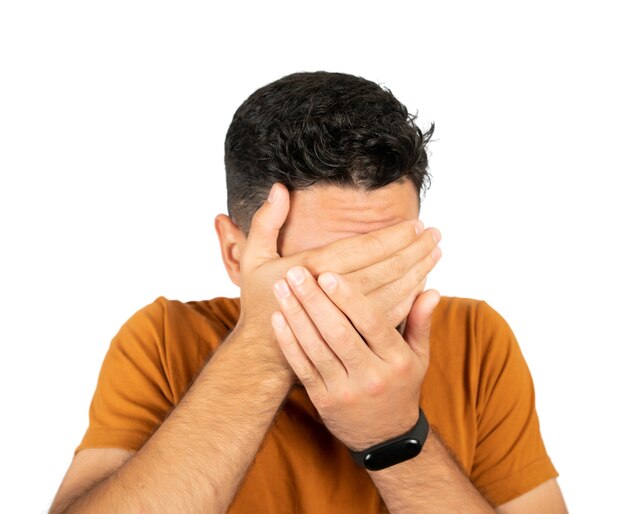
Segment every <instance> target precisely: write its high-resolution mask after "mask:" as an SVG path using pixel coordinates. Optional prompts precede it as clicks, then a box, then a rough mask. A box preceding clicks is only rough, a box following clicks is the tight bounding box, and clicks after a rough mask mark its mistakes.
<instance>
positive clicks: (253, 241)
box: [235, 183, 441, 367]
mask: <svg viewBox="0 0 626 514" xmlns="http://www.w3.org/2000/svg"><path fill="white" fill-rule="evenodd" d="M272 191H273V192H274V193H275V198H274V200H273V202H270V201H269V200H268V201H266V202H265V203H264V204H263V205H262V206H261V207H260V208H259V209H258V210H257V211H256V212H255V214H254V216H253V218H252V222H251V225H250V232H249V234H248V239H247V242H246V251H245V253H244V256H243V259H242V263H241V298H240V305H241V312H240V318H239V321H238V323H237V326H236V327H235V329H236V330H238V331H239V332H240V333H241V334H245V335H246V339H248V340H256V341H259V342H261V344H271V343H273V344H272V346H273V347H274V348H275V350H276V351H275V352H273V354H274V355H275V356H276V358H277V360H278V362H280V364H281V365H282V366H287V367H288V364H287V363H286V361H285V360H284V357H283V356H282V352H280V348H279V347H278V342H277V341H275V334H274V330H273V329H272V325H271V322H270V317H271V314H272V312H274V311H277V310H280V307H279V305H278V303H277V302H276V299H275V297H274V294H273V292H272V284H273V283H274V282H275V281H276V280H278V279H279V278H281V277H284V276H285V275H286V274H287V271H288V270H289V269H290V268H291V267H292V266H295V265H301V266H304V267H306V268H307V269H308V270H309V272H310V273H311V274H312V275H313V276H314V277H315V278H317V277H318V276H319V275H320V274H321V273H323V272H325V271H333V272H335V273H338V274H341V275H343V276H344V277H345V278H346V279H347V280H349V281H350V282H352V283H353V284H354V285H355V286H356V287H357V288H359V289H360V291H361V292H362V293H363V294H365V295H366V296H369V297H371V298H372V299H373V300H374V302H375V303H376V304H377V305H378V306H379V308H380V309H381V310H382V311H383V312H385V314H386V316H387V319H389V320H390V322H391V323H393V324H394V326H397V325H398V324H399V323H400V322H401V321H402V320H403V319H404V318H406V316H407V315H408V313H409V311H410V309H411V306H412V304H413V302H414V301H415V298H417V296H418V295H419V293H421V292H422V290H423V289H424V285H425V282H426V276H427V275H428V273H429V272H430V271H431V270H432V269H433V267H434V266H435V264H436V263H437V261H438V260H439V257H440V256H441V251H440V250H439V247H438V246H437V243H438V241H439V239H440V234H439V231H438V230H437V229H434V228H429V229H427V230H424V227H423V225H422V224H421V222H418V220H417V219H412V220H407V221H403V222H400V223H397V224H395V225H391V226H389V227H385V228H383V229H380V230H376V231H372V232H369V233H367V234H361V235H357V236H352V237H348V238H345V239H340V240H338V241H335V242H333V243H330V244H328V245H325V246H321V247H318V248H313V249H309V250H305V251H302V252H299V253H296V254H293V255H290V256H288V257H281V256H280V255H279V253H278V248H277V241H278V234H279V231H280V229H281V228H282V226H283V224H284V223H285V220H286V219H287V214H288V212H289V191H288V190H287V188H286V187H285V186H284V185H282V184H280V183H275V184H274V186H273V188H272ZM416 223H417V224H418V227H419V228H418V230H419V234H418V233H417V232H416V228H415V227H416Z"/></svg>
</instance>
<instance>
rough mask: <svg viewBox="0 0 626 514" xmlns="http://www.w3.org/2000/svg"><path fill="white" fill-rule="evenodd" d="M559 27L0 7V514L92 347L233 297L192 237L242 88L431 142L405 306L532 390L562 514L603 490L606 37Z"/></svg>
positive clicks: (26, 490) (74, 388)
mask: <svg viewBox="0 0 626 514" xmlns="http://www.w3.org/2000/svg"><path fill="white" fill-rule="evenodd" d="M617 5H618V2H615V3H598V2H594V3H593V5H591V3H589V4H582V3H578V2H563V3H556V2H538V3H533V2H528V1H525V2H518V3H512V2H493V3H484V2H478V3H477V2H458V3H448V2H428V3H421V2H415V1H413V2H407V3H405V4H403V3H393V2H387V3H382V2H364V1H360V2H358V3H357V2H338V1H333V2H325V1H316V2H310V3H308V4H302V3H295V2H284V3H278V2H263V3H260V2H258V3H250V4H243V3H237V2H231V3H229V4H228V7H224V6H223V5H220V4H219V3H218V2H215V3H214V4H213V5H212V6H209V3H208V2H167V3H166V2H155V1H152V2H132V1H130V2H129V1H128V0H126V1H124V2H112V1H109V2H99V3H95V2H85V1H81V2H78V1H76V2H67V1H57V2H29V1H25V0H20V1H5V2H3V3H2V4H0V74H1V77H0V79H1V80H0V171H1V179H0V223H1V232H0V237H1V240H0V244H1V252H0V259H1V267H0V302H1V304H0V316H1V334H0V344H1V345H2V353H1V356H0V380H1V381H2V383H1V384H0V385H1V390H2V396H3V406H2V422H1V424H0V430H1V431H2V434H1V438H0V441H1V442H2V458H1V459H0V461H1V464H0V466H1V467H0V471H1V473H2V477H1V480H0V488H1V489H2V492H1V498H2V500H1V503H0V510H2V511H3V512H12V513H18V512H24V513H26V512H44V511H45V510H46V509H47V507H48V506H49V504H50V502H51V501H52V498H53V496H54V494H55V492H56V489H57V487H58V485H59V483H60V481H61V479H62V477H63V474H64V473H65V471H66V469H67V467H68V466H69V464H70V461H71V458H72V454H73V450H74V448H75V447H76V446H77V445H78V443H79V442H80V440H81V438H82V436H83V433H84V431H85V429H86V427H87V420H88V418H87V415H88V408H89V403H90V401H91V397H92V394H93V391H94V388H95V385H96V380H97V376H98V372H99V369H100V364H101V362H102V359H103V357H104V354H105V352H106V350H107V348H108V345H109V343H110V340H111V338H112V337H113V336H114V335H115V333H116V332H117V330H118V329H119V327H120V326H121V324H122V323H123V322H124V321H126V319H128V318H129V317H130V316H131V315H132V314H133V313H134V312H135V311H136V310H138V309H139V308H141V307H143V306H144V305H146V304H147V303H150V302H152V301H153V300H154V299H156V298H157V297H158V296H159V295H164V296H166V297H168V298H170V299H179V300H183V301H188V300H199V299H209V298H212V297H215V296H239V290H238V289H237V288H236V287H235V286H233V285H232V284H230V282H229V279H228V276H227V275H226V272H225V271H224V268H223V264H222V262H221V258H220V254H219V249H218V243H217V237H216V235H215V233H214V229H213V219H214V218H215V216H216V215H217V214H218V213H220V212H226V190H225V176H224V167H223V143H224V136H225V134H226V130H227V128H228V125H229V123H230V120H231V118H232V115H233V113H234V111H235V109H236V108H237V107H238V106H239V105H240V104H241V103H242V102H243V101H244V100H245V99H246V98H247V96H248V95H249V94H251V93H252V92H253V91H254V90H255V89H257V88H259V87H261V86H263V85H265V84H267V83H269V82H271V81H273V80H275V79H278V78H280V77H282V76H284V75H286V74H289V73H292V72H295V71H315V70H327V71H341V72H347V73H352V74H356V75H360V76H363V77H365V78H368V79H370V80H373V81H375V82H377V83H381V84H382V85H384V86H386V87H388V88H389V89H391V91H392V92H393V93H394V94H395V95H396V96H397V97H398V98H399V99H400V101H402V102H403V103H405V104H406V105H407V107H408V109H409V111H411V112H413V113H415V111H416V110H419V118H418V122H419V124H420V126H421V127H422V128H426V127H427V126H428V125H429V124H430V122H431V121H434V122H435V123H436V129H435V136H434V139H435V141H433V143H432V144H431V145H430V152H431V157H430V158H431V172H432V174H433V182H432V187H431V189H430V191H429V192H428V193H427V195H426V200H425V203H424V204H423V210H422V214H423V219H424V221H425V222H426V224H427V225H433V226H436V227H438V228H439V229H440V230H441V232H442V234H443V240H442V243H441V246H442V249H443V254H444V256H443V259H442V261H441V262H440V264H439V266H438V267H437V269H436V270H435V271H434V272H433V274H432V278H431V281H430V286H432V287H435V288H437V289H438V290H439V291H440V292H441V293H442V294H445V295H452V296H468V297H473V298H479V299H485V300H487V301H488V303H490V305H492V306H493V307H494V308H495V309H496V310H498V311H499V312H500V313H501V314H502V315H503V316H504V317H505V318H506V319H507V320H508V321H509V324H510V325H511V326H512V328H513V330H514V332H515V333H516V335H517V337H518V340H519V342H520V345H521V347H522V350H523V352H524V355H525V357H526V359H527V361H528V364H529V366H530V369H531V371H532V374H533V377H534V380H535V387H536V394H537V409H538V412H539V417H540V421H541V429H542V433H543V437H544V442H545V444H546V447H547V449H548V452H549V454H550V456H551V458H552V460H553V462H554V464H555V466H556V468H557V470H558V471H559V473H560V478H559V483H560V484H561V487H562V490H563V492H564V495H565V498H566V501H567V503H568V506H569V508H570V511H571V512H602V511H613V512H614V511H616V510H617V509H616V507H617V506H618V505H620V504H621V498H622V490H621V488H623V478H624V477H623V471H622V469H623V462H624V459H625V455H624V449H623V424H622V423H621V419H622V414H621V412H622V410H623V407H624V400H623V396H624V395H623V393H624V391H625V389H626V388H625V387H624V386H625V385H626V384H625V379H624V375H625V373H624V366H623V363H622V358H621V356H622V355H623V353H624V352H623V346H624V343H626V340H625V339H626V338H625V337H624V335H623V324H622V322H621V321H622V320H623V319H624V315H623V310H624V307H625V305H624V301H623V300H622V295H621V293H622V291H623V289H624V286H625V285H626V283H625V282H626V281H625V280H624V272H623V265H624V262H626V255H625V254H624V250H623V249H622V243H623V239H624V237H623V229H622V224H623V222H624V221H625V219H626V216H625V214H626V213H625V209H624V207H623V197H624V191H623V189H622V188H621V187H620V186H621V185H622V184H624V180H623V179H624V174H625V172H626V166H625V162H626V158H625V157H624V144H623V141H624V136H625V133H624V132H625V131H624V119H625V117H626V108H625V101H624V91H625V90H626V83H625V80H624V76H623V72H624V48H626V41H625V39H626V38H625V37H624V31H623V23H622V22H623V18H622V17H621V16H620V15H619V10H618V8H617Z"/></svg>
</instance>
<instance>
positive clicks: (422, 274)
mask: <svg viewBox="0 0 626 514" xmlns="http://www.w3.org/2000/svg"><path fill="white" fill-rule="evenodd" d="M440 259H441V248H439V247H438V246H435V248H434V250H433V251H432V252H431V253H429V254H427V255H426V256H425V257H424V258H423V259H422V260H420V261H418V262H417V263H415V264H414V265H413V266H412V267H411V268H410V269H409V270H408V271H407V273H406V274H405V275H404V276H402V277H400V278H398V279H396V280H391V281H389V282H388V283H386V284H384V285H383V286H381V287H379V288H378V289H376V290H375V291H372V292H370V293H369V296H370V297H371V298H372V299H373V300H374V301H375V303H376V305H378V306H380V307H379V308H382V309H383V310H384V311H387V310H389V309H390V308H392V307H394V306H396V305H398V304H399V303H401V302H404V301H406V299H407V298H409V297H411V296H412V298H413V300H415V298H416V296H417V293H420V292H421V291H422V290H423V285H424V284H425V282H426V278H427V277H428V274H429V273H430V272H431V271H432V270H433V268H434V267H435V265H436V264H437V262H439V260H440ZM420 284H421V285H422V287H421V288H420ZM418 288H419V290H418ZM411 304H412V302H411ZM409 309H410V305H409V308H408V309H406V311H405V313H404V315H405V316H406V314H407V313H408V312H409Z"/></svg>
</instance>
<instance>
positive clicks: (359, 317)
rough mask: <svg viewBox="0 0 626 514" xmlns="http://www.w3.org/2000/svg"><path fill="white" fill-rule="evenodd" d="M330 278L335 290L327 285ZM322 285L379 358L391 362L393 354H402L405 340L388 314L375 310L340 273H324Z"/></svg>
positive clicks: (321, 278)
mask: <svg viewBox="0 0 626 514" xmlns="http://www.w3.org/2000/svg"><path fill="white" fill-rule="evenodd" d="M328 276H331V277H333V278H334V279H335V280H336V282H337V284H336V286H335V287H334V288H330V287H327V286H326V285H325V284H326V279H327V277H328ZM318 282H319V283H320V285H321V286H322V288H323V289H324V292H325V293H326V294H327V295H328V297H329V298H330V299H331V300H332V302H333V303H334V304H335V305H336V306H337V307H339V309H340V310H341V311H342V312H343V313H344V314H345V315H346V316H347V317H348V318H349V319H350V321H351V322H352V324H353V325H354V328H355V329H356V330H357V331H358V332H359V334H360V335H361V336H362V337H363V339H365V341H366V342H367V344H368V346H369V347H370V349H371V350H372V351H373V352H374V353H375V354H376V355H377V356H378V357H380V358H381V359H383V360H387V357H388V356H389V355H390V354H391V353H397V352H398V349H399V348H400V343H403V342H404V341H403V339H402V337H401V336H400V334H398V332H397V331H396V329H395V327H394V326H393V325H391V324H390V323H389V322H388V321H387V319H386V318H385V315H384V313H383V312H382V311H379V310H377V309H376V308H375V306H374V304H373V303H372V302H371V301H370V300H369V298H367V297H366V296H365V295H363V294H362V293H361V292H360V291H358V290H357V289H356V288H355V287H354V286H353V285H352V284H351V283H350V282H348V281H347V280H345V279H344V278H343V277H342V276H341V275H339V274H338V273H330V272H327V273H323V274H322V275H320V276H319V278H318ZM403 346H404V345H403Z"/></svg>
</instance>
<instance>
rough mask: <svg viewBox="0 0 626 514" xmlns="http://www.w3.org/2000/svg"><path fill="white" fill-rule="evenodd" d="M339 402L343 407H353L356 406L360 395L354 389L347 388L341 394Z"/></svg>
mask: <svg viewBox="0 0 626 514" xmlns="http://www.w3.org/2000/svg"><path fill="white" fill-rule="evenodd" d="M338 401H339V403H340V404H341V405H342V406H343V407H352V406H354V405H356V403H357V401H358V395H357V394H356V392H355V391H353V390H352V389H350V388H345V389H343V390H342V391H341V392H339V398H338Z"/></svg>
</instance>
